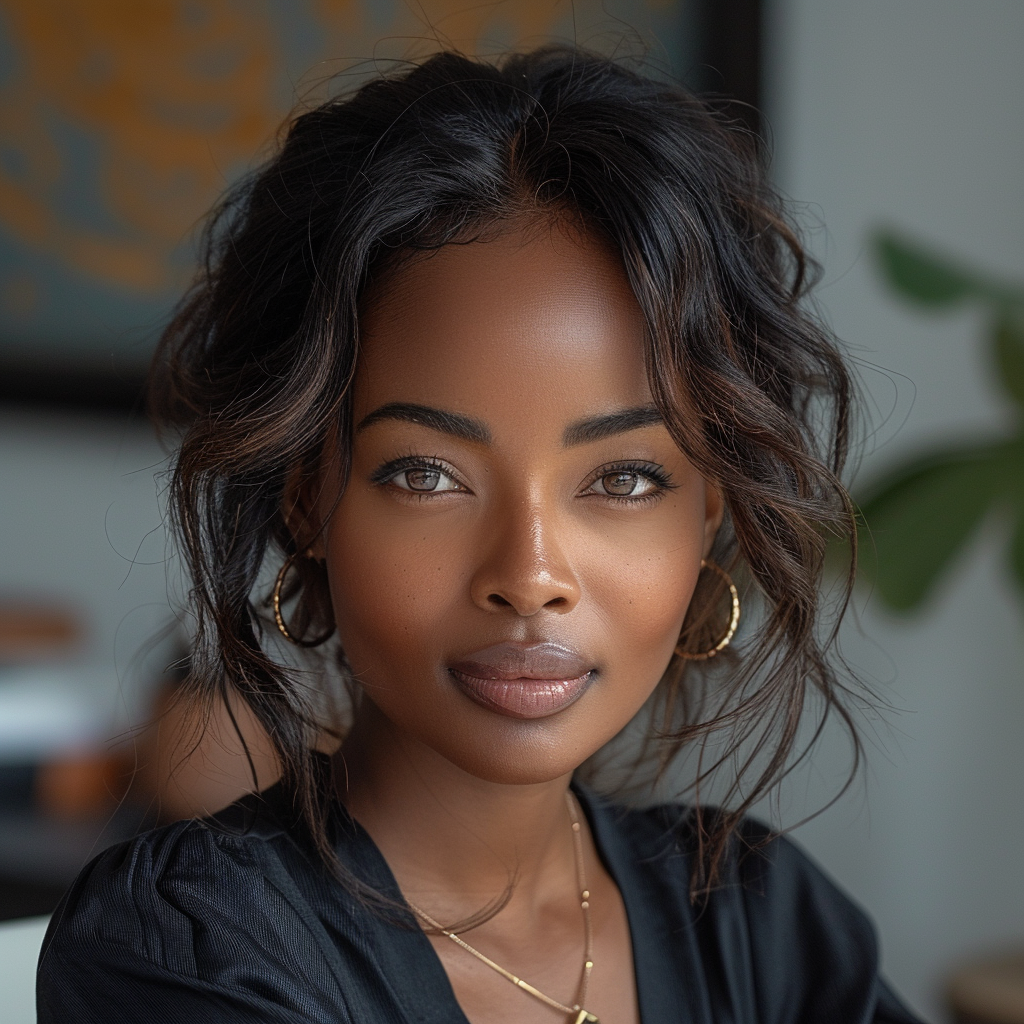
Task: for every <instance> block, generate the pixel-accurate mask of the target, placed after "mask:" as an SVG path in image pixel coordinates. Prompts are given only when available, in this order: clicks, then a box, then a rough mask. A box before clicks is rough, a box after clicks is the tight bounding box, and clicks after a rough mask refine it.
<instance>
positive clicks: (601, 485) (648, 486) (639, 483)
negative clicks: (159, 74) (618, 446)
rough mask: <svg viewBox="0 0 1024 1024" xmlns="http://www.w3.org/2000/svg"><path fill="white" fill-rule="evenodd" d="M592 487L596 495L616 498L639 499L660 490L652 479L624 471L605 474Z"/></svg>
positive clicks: (619, 470)
mask: <svg viewBox="0 0 1024 1024" xmlns="http://www.w3.org/2000/svg"><path fill="white" fill-rule="evenodd" d="M590 486H591V488H592V489H593V490H594V491H596V493H598V494H607V495H610V496H611V497H614V498H639V497H640V496H641V495H644V494H650V493H651V492H652V491H656V490H657V489H658V485H657V484H656V483H655V481H654V480H652V479H651V478H650V477H648V476H642V475H641V474H640V473H634V472H631V471H629V470H622V469H618V470H616V471H615V472H614V473H605V475H604V476H601V477H598V478H597V479H596V480H595V481H594V482H593V483H592V484H591V485H590Z"/></svg>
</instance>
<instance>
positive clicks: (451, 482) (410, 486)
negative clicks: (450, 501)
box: [374, 459, 466, 494]
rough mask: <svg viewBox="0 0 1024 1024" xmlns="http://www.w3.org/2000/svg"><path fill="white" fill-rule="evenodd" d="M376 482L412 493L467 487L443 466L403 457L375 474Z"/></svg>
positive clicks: (456, 489) (458, 489) (427, 492)
mask: <svg viewBox="0 0 1024 1024" xmlns="http://www.w3.org/2000/svg"><path fill="white" fill-rule="evenodd" d="M374 482H375V483H381V484H393V485H394V486H395V487H397V488H398V489H399V490H401V491H409V492H411V493H412V494H441V493H444V492H446V491H464V490H465V489H466V488H465V487H463V486H462V484H460V483H459V482H458V481H457V480H456V479H455V477H454V476H453V475H452V474H451V473H449V472H448V471H447V470H446V469H445V468H444V467H443V466H441V465H439V464H436V463H433V462H425V461H423V460H422V459H417V460H416V461H413V460H412V459H408V460H406V459H402V460H399V461H398V462H397V463H391V464H390V465H388V466H384V467H382V469H381V470H380V471H379V472H378V473H375V474H374Z"/></svg>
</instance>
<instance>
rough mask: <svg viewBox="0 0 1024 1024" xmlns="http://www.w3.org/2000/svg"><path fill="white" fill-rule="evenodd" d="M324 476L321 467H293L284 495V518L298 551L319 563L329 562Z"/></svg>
mask: <svg viewBox="0 0 1024 1024" xmlns="http://www.w3.org/2000/svg"><path fill="white" fill-rule="evenodd" d="M323 481H324V473H323V472H322V469H321V467H320V466H319V465H318V466H317V468H316V469H315V470H311V469H310V467H309V466H308V465H303V464H301V463H300V464H298V465H296V466H293V467H292V469H291V470H290V471H289V473H288V478H287V480H286V481H285V485H284V492H283V493H282V495H281V515H282V516H283V518H284V521H285V525H286V526H287V527H288V530H289V532H290V533H291V535H292V537H293V538H294V540H295V548H296V550H297V551H300V552H308V553H309V555H310V557H312V558H314V559H316V560H317V561H323V559H324V558H326V555H327V552H326V545H325V542H324V531H325V529H326V526H327V520H326V518H325V517H324V516H323V507H324V502H323V500H322V494H321V492H322V491H323V486H324V485H323Z"/></svg>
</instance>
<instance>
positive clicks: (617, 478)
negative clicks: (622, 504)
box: [601, 472, 640, 497]
mask: <svg viewBox="0 0 1024 1024" xmlns="http://www.w3.org/2000/svg"><path fill="white" fill-rule="evenodd" d="M639 482H640V478H639V476H637V474H636V473H622V472H619V473H606V474H605V475H604V476H603V477H601V484H602V486H603V487H604V491H605V493H606V494H614V495H616V496H618V497H626V496H627V495H630V494H632V493H633V491H635V490H636V485H637V484H638V483H639Z"/></svg>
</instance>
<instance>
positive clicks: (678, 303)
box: [39, 48, 913, 1024]
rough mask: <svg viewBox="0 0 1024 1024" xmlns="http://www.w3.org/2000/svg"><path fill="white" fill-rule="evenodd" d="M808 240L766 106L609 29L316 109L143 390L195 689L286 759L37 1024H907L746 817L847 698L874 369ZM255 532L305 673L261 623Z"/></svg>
mask: <svg viewBox="0 0 1024 1024" xmlns="http://www.w3.org/2000/svg"><path fill="white" fill-rule="evenodd" d="M804 266H805V260H804V255H803V253H802V250H801V248H800V246H799V243H798V241H797V239H796V237H795V235H794V234H793V232H792V230H791V229H790V228H789V226H788V225H787V223H786V221H785V219H784V216H783V214H782V212H781V210H780V204H779V202H778V200H777V199H776V197H775V196H774V194H773V193H772V191H771V189H770V187H769V185H768V184H767V182H766V181H765V177H764V173H763V170H762V167H761V164H760V162H759V159H758V155H757V153H756V152H755V149H754V146H753V143H752V141H751V140H750V139H749V138H748V137H746V136H745V135H743V134H741V133H739V132H737V131H736V130H735V129H734V128H732V127H730V126H729V125H728V124H726V123H724V122H723V121H722V120H721V119H720V118H718V117H716V116H715V115H713V114H712V113H711V112H709V111H708V110H707V109H706V108H705V107H704V106H703V105H702V104H701V103H700V102H698V101H697V100H696V99H694V98H693V97H691V96H689V95H687V94H685V93H684V92H682V91H680V90H678V89H677V88H675V87H671V86H668V85H666V84H663V83H658V82H655V81H652V80H650V79H647V78H644V77H642V76H640V75H638V74H635V73H633V72H631V71H628V70H626V69H624V68H623V67H621V66H617V65H615V64H614V63H611V62H609V61H606V60H604V59H601V58H598V57H595V56H592V55H588V54H585V53H581V52H579V51H575V50H571V49H560V48H555V49H545V50H541V51H537V52H534V53H531V54H527V55H525V56H512V57H509V58H507V59H506V60H505V61H504V62H503V63H501V64H500V65H499V66H492V65H488V64H483V63H477V62H474V61H470V60H467V59H465V58H463V57H461V56H458V55H455V54H451V53H445V54H440V55H438V56H436V57H434V58H432V59H431V60H429V61H427V62H426V63H424V64H423V65H422V66H420V67H416V68H413V69H411V70H406V71H403V72H401V73H398V74H395V75H393V76H391V77H388V78H383V79H381V80H378V81H374V82H371V83H370V84H369V85H366V86H364V87H363V88H362V89H360V90H359V91H358V92H356V93H355V94H354V95H353V96H351V97H350V98H347V99H343V100H339V101H334V102H330V103H328V104H326V105H324V106H322V107H320V108H318V109H316V110H314V111H312V112H310V113H307V114H305V115H303V116H302V117H299V118H298V119H297V120H296V121H295V122H294V124H293V125H292V126H291V129H290V131H289V133H288V136H287V139H286V141H285V143H284V145H283V148H282V149H281V152H280V153H279V154H278V155H277V156H276V157H275V158H274V159H273V160H272V161H270V163H269V164H267V165H266V166H265V167H264V168H263V169H261V170H260V171H259V173H257V174H256V175H255V176H254V177H253V178H252V179H251V180H250V181H248V182H246V183H245V184H243V185H242V186H241V187H240V188H239V189H237V190H236V192H235V193H234V195H233V196H232V197H231V198H230V199H229V200H228V202H227V203H226V204H225V206H224V207H223V208H222V210H221V211H220V213H219V215H218V217H217V218H216V219H215V221H214V222H213V227H212V229H211V231H210V233H209V235H208V257H207V260H206V263H205V270H204V272H203V274H202V275H201V277H200V278H199V280H198V282H197V284H196V286H195V288H194V290H193V291H192V293H191V294H190V296H189V297H188V298H187V300H186V302H185V303H184V304H183V306H182V307H181V309H180V310H179V312H178V314H177V316H176V318H175V320H174V321H173V323H172V324H171V326H170V328H169V329H168V331H167V333H166V334H165V336H164V338H163V341H162V344H161V347H160V350H159V353H158V356H157V360H156V364H155V368H154V375H153V396H154V409H155V411H156V415H157V418H158V421H159V422H160V423H161V424H162V425H164V426H165V427H172V428H175V429H178V430H180V432H181V435H180V448H179V452H178V456H177V460H176V463H175V469H174V476H173V487H172V509H173V513H174V517H175V523H176V525H177V528H178V532H179V536H180V539H181V542H182V545H183V550H184V551H185V553H186V555H187V556H188V562H189V566H190V570H191V572H192V578H193V581H194V584H195V591H194V595H193V596H194V611H195V614H196V630H195V645H194V654H193V659H192V671H191V677H190V685H191V687H192V689H193V692H194V695H195V697H196V699H197V700H202V699H206V700H212V699H213V698H214V697H218V698H220V699H223V700H225V701H226V703H227V705H228V706H229V707H230V706H231V705H232V701H237V700H238V699H241V700H242V701H244V702H245V703H246V704H247V705H248V708H249V709H251V711H252V713H253V714H254V715H255V717H256V718H257V719H258V720H259V721H260V723H261V724H262V726H263V727H264V729H265V730H266V732H267V734H268V736H269V737H270V739H271V741H272V742H273V744H274V748H275V751H276V755H277V758H278V761H279V763H280V770H281V781H280V783H279V784H278V785H276V786H274V787H272V788H271V789H270V790H267V791H265V792H263V793H262V794H259V795H254V796H251V797H248V798H246V799H243V800H241V801H240V802H238V803H237V804H235V805H232V807H230V808H228V809H227V810H226V811H224V812H222V813H221V814H219V815H217V816H215V817H214V818H212V819H208V820H203V821H188V822H180V823H178V824H176V825H172V826H168V827H166V828H163V829H159V830H157V831H155V832H151V833H148V834H146V835H144V836H142V837H140V838H139V839H137V840H135V841H133V842H131V843H128V844H125V845H123V846H120V847H116V848H114V849H112V850H109V851H107V852H106V853H104V854H102V855H101V856H100V857H99V858H97V860H95V861H94V862H93V863H92V864H91V865H90V866H89V867H87V868H86V869H85V871H84V872H83V874H82V876H81V877H80V879H79V880H78V882H77V883H76V884H75V886H74V887H73V888H72V890H71V891H70V892H69V894H68V896H67V897H66V898H65V901H64V903H63V904H62V906H61V908H60V909H59V910H58V912H57V914H56V915H55V917H54V923H53V925H52V926H51V931H50V934H49V937H48V940H47V943H46V945H45V947H44V952H43V955H42V958H41V963H40V981H39V998H40V1020H42V1021H51V1020H53V1021H56V1020H69V1019H73V1020H76V1021H86V1020H90V1021H91V1020H95V1021H104V1022H113V1021H136V1020H152V1019H167V1020H188V1019H199V1020H203V1021H250V1020H252V1021H255V1020H259V1021H280V1022H292V1021H295V1022H297V1021H310V1020H312V1021H325V1022H326V1021H332V1022H336V1021H345V1022H348V1021H352V1022H366V1021H373V1022H377V1021H395V1022H398V1021H401V1022H411V1021H436V1022H439V1024H440V1022H446V1024H448V1022H453V1021H454V1022H458V1021H466V1020H468V1021H471V1022H472V1024H499V1022H501V1024H504V1022H512V1021H515V1022H525V1024H545V1022H551V1024H556V1022H561V1021H576V1022H582V1021H594V1020H598V1019H599V1020H601V1021H603V1022H605V1024H635V1022H643V1024H661V1022H669V1021H672V1022H676V1021H680V1022H682V1021H685V1022H691V1021H692V1022H705V1021H708V1022H710V1021H736V1022H747V1021H750V1022H753V1021H769V1020H770V1021H794V1022H795V1021H806V1022H811V1021H814V1022H818V1021H821V1022H825V1021H828V1022H847V1021H848V1022H851V1024H852V1022H855V1021H856V1022H862V1021H863V1022H867V1021H901V1022H905V1021H911V1020H912V1019H913V1018H912V1017H911V1016H910V1015H909V1014H908V1013H907V1011H906V1010H904V1009H903V1008H902V1007H901V1006H900V1005H899V1003H898V1001H897V1000H896V999H895V998H894V997H893V996H892V995H891V994H890V993H889V991H888V990H887V988H886V987H885V985H884V984H883V983H882V982H881V981H880V980H879V977H878V957H877V951H876V946H875V940H874V937H873V932H872V929H871V926H870V925H869V923H868V922H867V921H866V919H865V918H864V917H863V915H862V914H861V913H860V912H859V911H858V910H857V909H855V908H854V907H853V906H852V905H851V904H850V903H849V902H848V901H847V900H846V899H845V897H843V896H842V895H841V894H840V893H838V892H837V891H836V889H835V888H834V887H833V886H832V884H831V883H830V882H829V881H828V880H827V879H825V878H824V877H823V876H822V875H821V874H820V873H819V872H818V870H817V869H816V868H814V867H813V866H812V865H811V864H809V863H808V862H807V861H806V859H805V858H804V857H803V856H802V855H801V854H800V853H799V852H798V851H797V850H796V849H795V848H794V847H793V846H792V845H790V844H789V843H787V842H786V841H784V840H782V839H780V838H775V837H772V836H771V835H770V833H769V832H768V831H767V830H765V829H764V828H762V827H761V826H759V825H756V824H753V823H751V822H749V821H748V820H747V819H745V818H744V816H743V815H744V812H745V811H746V810H747V809H748V807H749V806H750V804H751V803H752V802H753V801H754V800H755V799H757V798H758V797H760V796H763V795H764V794H765V793H766V792H768V790H769V789H770V787H771V786H772V784H773V783H774V782H775V781H777V779H778V777H779V775H780V773H781V772H782V771H783V770H784V769H785V766H786V765H787V764H788V763H789V761H790V755H791V754H792V752H793V746H794V742H795V740H794V733H795V729H796V727H797V724H798V722H799V720H800V712H801V710H802V708H803V705H804V703H805V699H806V697H807V695H808V693H809V692H810V693H813V694H816V695H818V696H822V697H824V699H825V700H826V701H827V702H831V703H833V704H834V706H835V707H836V708H837V709H839V710H840V711H842V709H841V705H840V704H839V703H838V695H839V694H840V693H841V692H842V686H841V684H840V682H839V681H838V679H837V677H836V675H835V673H834V671H833V668H832V666H831V663H830V660H829V651H828V643H827V642H824V641H823V640H822V637H823V635H824V631H823V630H822V628H821V623H820V621H819V615H818V603H819V580H820V575H821V571H822V560H823V549H824V544H825V540H824V538H825V535H826V534H827V533H830V532H831V533H834V534H839V535H840V536H849V535H850V534H851V533H852V530H853V520H852V515H851V507H850V503H849V499H848V497H847V495H846V493H845V491H844V490H843V487H842V485H841V483H840V482H839V473H840V471H841V469H842V464H843V458H844V455H845V450H846V444H847V423H848V418H849V392H850V384H849V378H848V376H847V372H846V369H845V367H844V364H843V360H842V358H841V356H840V354H839V352H838V350H837V348H836V347H835V345H834V344H833V342H832V341H831V340H830V339H829V338H828V336H827V334H826V332H825V331H824V330H823V328H822V327H821V325H820V324H818V323H817V322H816V321H815V320H814V319H813V318H811V317H810V316H809V315H808V314H807V313H806V312H805V311H803V310H802V308H801V306H800V305H799V299H800V297H801V295H802V292H803V289H804ZM275 551H279V552H280V553H281V557H279V558H277V559H274V552H275ZM268 560H274V561H275V562H276V566H278V567H279V571H278V574H277V578H276V583H275V586H274V587H273V590H272V593H271V595H270V598H269V601H268V607H269V608H271V610H272V612H273V622H274V625H275V626H276V631H277V634H278V635H279V637H280V638H283V640H287V641H290V642H291V643H292V644H294V645H296V646H297V648H298V647H304V646H309V647H318V648H319V652H320V653H321V654H324V653H326V654H327V655H328V657H325V658H324V659H323V660H322V661H321V662H320V663H319V666H320V667H319V668H317V667H316V663H305V664H302V663H298V662H296V661H295V659H289V658H287V657H286V656H285V655H284V654H283V653H282V651H281V650H280V649H279V648H278V646H277V645H275V643H274V642H273V636H272V634H266V633H265V632H264V629H263V626H262V625H261V623H262V621H263V620H262V619H261V617H260V615H259V614H258V611H257V608H256V607H255V606H254V604H253V600H254V594H255V592H256V590H257V589H258V587H257V584H258V582H259V574H260V570H261V567H263V566H264V564H265V563H266V562H267V561H268ZM738 571H739V572H742V573H743V574H744V575H745V577H746V578H747V579H748V580H749V587H748V588H747V589H748V590H749V591H750V593H751V594H755V595H756V596H757V598H758V601H759V604H760V606H761V612H760V615H759V616H756V618H757V619H758V621H756V622H755V623H754V624H753V625H751V626H749V628H745V630H744V634H743V642H742V644H740V643H739V642H737V643H736V644H734V645H733V647H732V648H729V644H730V641H731V640H732V638H733V636H734V634H735V632H736V629H737V621H738V616H739V611H740V604H739V593H738V590H737V588H736V586H735V584H734V583H733V579H732V575H733V574H734V573H737V572H738ZM744 603H747V602H746V601H745V602H744ZM740 647H741V648H742V650H740V651H737V652H736V653H735V654H734V653H733V652H734V651H736V649H737V648H740ZM727 648H729V649H727ZM328 663H330V664H332V665H333V666H334V667H335V668H337V669H340V670H341V672H342V674H343V676H344V678H345V679H346V680H348V682H349V684H350V686H351V689H352V693H353V701H352V711H351V715H352V717H351V722H350V725H349V727H348V728H347V729H344V730H341V729H333V730H332V729H331V728H330V727H329V723H328V725H327V726H325V718H327V717H328V716H327V715H326V713H325V711H324V700H323V694H324V692H325V690H326V688H327V682H326V678H327V665H328ZM712 669H714V670H715V671H712ZM631 722H633V723H636V725H635V726H634V728H640V729H642V730H645V731H646V734H647V742H646V743H645V744H642V745H641V754H640V756H639V757H638V759H637V761H636V763H635V764H634V765H633V773H632V777H633V778H634V779H635V778H636V777H637V776H638V773H640V774H641V775H642V773H643V771H645V770H648V771H649V774H648V776H647V777H648V778H649V779H650V780H651V781H653V780H654V779H655V778H657V777H659V776H663V775H664V770H665V769H666V768H667V767H669V766H670V765H671V764H672V763H673V762H674V761H675V759H676V755H678V754H681V753H683V752H684V751H691V752H696V753H697V754H699V755H700V758H699V760H698V762H697V769H696V776H695V777H696V778H697V780H698V788H697V789H696V790H695V791H694V793H693V800H692V802H691V805H690V807H689V808H684V807H681V806H671V805H670V806H661V807H655V808H653V809H648V810H637V809H634V810H625V809H622V808H615V807H613V806H612V805H611V804H609V803H606V802H605V801H604V799H602V798H601V797H599V796H597V795H596V793H595V792H594V790H592V789H591V788H589V787H587V786H585V785H583V784H582V783H581V782H580V781H575V782H574V781H573V780H574V773H577V771H578V769H580V768H581V766H585V767H587V768H593V766H594V765H595V762H596V759H597V755H599V754H600V753H601V752H603V751H607V750H608V749H609V747H608V745H609V743H610V742H611V741H612V740H613V739H614V738H615V737H616V736H619V735H620V734H622V733H623V730H625V729H626V727H627V726H628V725H629V724H630V723H631ZM332 734H333V735H337V736H338V737H339V738H341V739H342V742H341V744H340V747H337V744H336V743H335V744H334V746H331V744H330V743H329V742H328V739H327V738H328V737H329V736H330V735H332ZM318 747H319V748H320V749H323V750H326V751H327V753H318V752H317V749H316V748H318ZM335 748H336V749H335ZM744 761H745V764H746V767H747V768H748V769H751V770H753V772H754V778H753V781H750V780H745V773H744V772H737V773H736V775H735V777H734V778H733V779H732V786H731V788H729V789H728V791H727V792H726V794H725V799H724V802H723V809H721V810H717V811H709V810H708V809H706V808H702V807H701V805H700V801H699V783H700V782H701V781H705V780H706V779H707V778H708V777H709V775H710V774H712V773H714V772H715V769H716V768H719V769H721V768H723V767H725V768H731V767H732V766H734V765H736V764H742V763H744ZM617 763H618V765H619V768H620V769H621V766H622V759H621V757H619V759H618V762H617ZM613 767H614V765H613ZM748 773H749V772H748ZM748 773H747V774H748ZM581 774H582V773H581ZM718 774H720V772H719V773H718ZM619 775H620V776H621V771H620V773H619ZM621 781H622V779H621V778H620V782H621Z"/></svg>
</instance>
